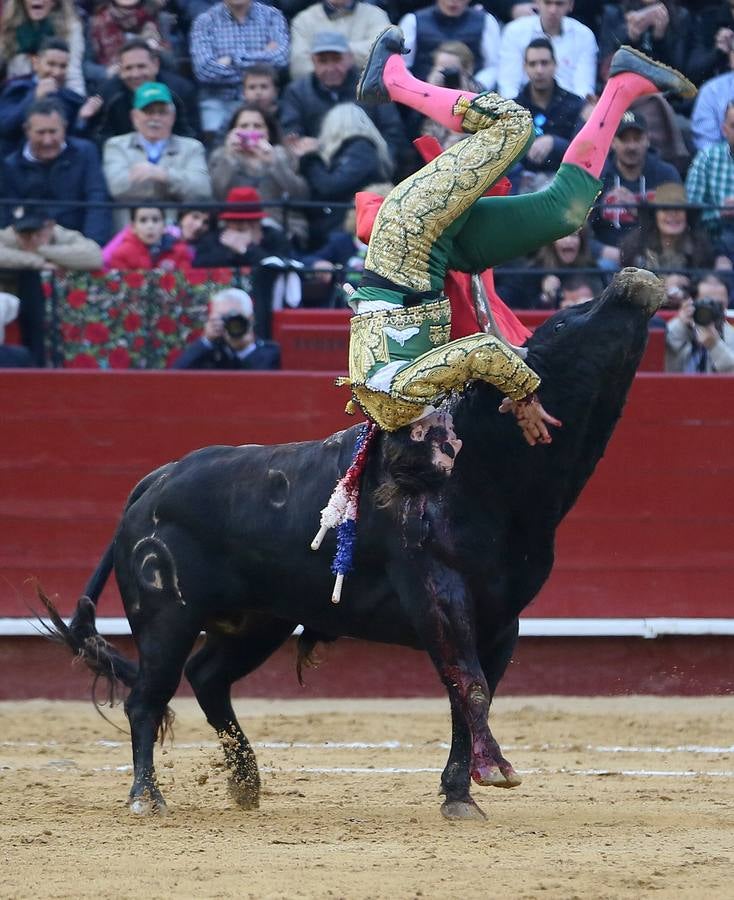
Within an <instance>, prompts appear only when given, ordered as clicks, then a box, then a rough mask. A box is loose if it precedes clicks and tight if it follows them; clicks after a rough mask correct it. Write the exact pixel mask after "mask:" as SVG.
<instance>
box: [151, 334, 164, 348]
mask: <svg viewBox="0 0 734 900" xmlns="http://www.w3.org/2000/svg"><path fill="white" fill-rule="evenodd" d="M150 343H151V344H152V346H153V347H154V349H156V350H157V349H158V348H159V347H160V346H161V344H162V343H163V341H162V340H161V339H160V338H157V337H154V338H153V339H152V340H151V342H150Z"/></svg>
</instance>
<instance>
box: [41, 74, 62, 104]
mask: <svg viewBox="0 0 734 900" xmlns="http://www.w3.org/2000/svg"><path fill="white" fill-rule="evenodd" d="M58 89H59V86H58V84H57V83H56V79H55V78H39V79H38V84H37V85H36V100H41V99H42V98H43V97H48V95H49V94H55V93H56V92H57V91H58Z"/></svg>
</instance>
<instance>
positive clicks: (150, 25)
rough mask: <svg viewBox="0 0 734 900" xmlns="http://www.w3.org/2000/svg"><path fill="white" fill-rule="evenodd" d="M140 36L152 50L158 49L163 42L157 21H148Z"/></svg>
mask: <svg viewBox="0 0 734 900" xmlns="http://www.w3.org/2000/svg"><path fill="white" fill-rule="evenodd" d="M140 37H141V38H142V39H143V40H144V41H145V42H146V43H147V45H148V46H149V47H150V48H151V49H152V50H157V49H158V48H159V47H160V46H161V44H162V43H163V38H162V37H161V33H160V31H158V26H157V25H156V24H155V22H146V23H145V25H143V27H142V29H141V31H140Z"/></svg>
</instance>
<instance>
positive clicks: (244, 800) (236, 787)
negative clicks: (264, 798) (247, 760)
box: [227, 775, 260, 809]
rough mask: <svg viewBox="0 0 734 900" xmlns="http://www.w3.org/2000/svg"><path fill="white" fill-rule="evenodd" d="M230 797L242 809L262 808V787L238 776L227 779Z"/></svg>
mask: <svg viewBox="0 0 734 900" xmlns="http://www.w3.org/2000/svg"><path fill="white" fill-rule="evenodd" d="M227 790H228V791H229V796H230V797H231V798H232V799H233V800H234V802H235V803H236V804H237V806H239V807H240V809H258V808H259V807H260V785H259V784H252V782H249V781H246V780H244V779H242V778H238V777H237V776H236V775H230V777H229V778H228V779H227Z"/></svg>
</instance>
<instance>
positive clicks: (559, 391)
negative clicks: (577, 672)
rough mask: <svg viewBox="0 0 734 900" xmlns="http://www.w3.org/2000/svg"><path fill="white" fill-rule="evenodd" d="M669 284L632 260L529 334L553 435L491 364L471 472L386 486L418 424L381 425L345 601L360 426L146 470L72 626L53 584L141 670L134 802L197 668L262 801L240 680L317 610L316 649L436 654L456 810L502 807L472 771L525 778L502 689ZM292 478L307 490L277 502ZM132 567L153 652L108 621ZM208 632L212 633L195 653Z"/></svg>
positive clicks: (78, 641)
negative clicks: (532, 422)
mask: <svg viewBox="0 0 734 900" xmlns="http://www.w3.org/2000/svg"><path fill="white" fill-rule="evenodd" d="M661 299H662V288H661V286H660V284H659V282H658V280H657V279H656V278H655V277H654V276H652V275H651V274H650V273H647V272H644V271H641V270H636V269H627V270H624V271H623V272H621V273H620V274H619V275H617V276H616V277H615V279H614V281H613V283H612V284H611V285H610V287H608V288H607V289H606V290H605V291H604V293H603V294H602V295H601V296H600V297H599V298H597V299H595V300H594V301H591V302H590V303H588V304H585V305H583V306H580V307H573V308H570V309H567V310H563V311H561V312H559V313H557V314H556V315H555V316H553V317H552V318H550V319H549V320H548V321H547V322H546V323H545V324H544V325H543V326H542V327H540V328H539V329H538V330H537V331H536V333H535V334H534V335H533V336H532V338H531V339H530V340H529V341H528V344H527V349H528V354H527V363H528V365H529V366H530V367H531V368H532V369H533V370H534V371H536V372H537V373H538V374H539V375H540V377H541V378H542V386H541V388H540V395H541V399H542V402H543V405H544V406H545V408H546V409H548V410H549V411H551V412H552V413H553V415H555V416H557V417H558V418H559V419H560V420H561V421H562V422H563V428H561V429H558V430H557V431H556V432H555V434H554V439H553V442H552V443H551V444H541V445H538V446H534V447H531V446H529V445H528V444H527V443H526V442H525V441H524V440H523V437H522V434H521V432H520V430H519V429H518V428H517V426H516V424H515V422H514V420H511V419H509V418H508V417H507V416H505V415H503V414H502V413H500V412H499V409H498V407H499V404H500V401H501V399H502V398H501V395H500V394H499V393H498V391H497V390H496V389H495V388H493V387H491V386H490V385H488V384H486V383H482V382H477V383H474V384H472V385H470V386H469V387H468V388H467V389H466V390H465V391H463V392H462V393H461V394H460V395H459V396H457V397H454V398H452V399H451V400H450V401H449V410H450V412H451V415H452V419H453V427H454V429H455V432H456V436H457V439H458V440H460V441H461V442H462V446H461V449H460V452H459V453H458V454H456V455H455V459H454V460H453V467H452V469H451V471H449V472H443V473H442V474H441V478H440V480H438V481H435V480H431V479H429V480H428V481H427V482H426V483H424V484H422V485H421V483H420V482H419V481H413V482H412V483H411V484H410V486H409V487H404V488H400V489H399V490H398V492H397V493H396V494H393V495H392V496H391V499H390V500H389V502H386V503H382V504H380V503H378V502H376V500H375V496H376V495H377V494H378V493H379V491H380V488H381V487H382V486H383V484H384V482H385V479H386V478H388V477H389V473H388V471H387V468H386V467H387V462H386V461H387V460H389V459H391V458H392V456H391V448H392V446H393V444H394V443H395V441H396V440H399V438H398V437H397V435H391V434H387V433H384V432H382V433H379V434H377V435H376V436H375V438H374V440H373V443H372V446H371V448H370V451H369V453H368V454H367V457H366V461H365V465H364V469H363V472H362V475H361V482H360V495H359V517H358V519H357V520H356V533H355V541H354V557H353V568H352V571H351V572H350V573H349V574H348V575H347V577H346V579H345V582H344V589H343V596H342V599H341V602H340V603H339V604H332V603H330V602H329V597H330V594H331V590H332V585H333V574H332V572H331V560H332V557H333V554H334V552H335V549H336V538H335V536H334V534H333V532H329V533H327V534H326V535H325V536H324V539H323V544H322V546H321V548H320V549H319V550H318V551H316V552H314V551H313V550H311V548H310V544H311V540H312V538H313V534H314V530H315V527H316V526H317V524H318V521H319V515H320V510H322V509H323V508H324V505H325V504H326V502H327V500H328V498H329V496H330V494H331V491H332V489H333V486H334V484H335V483H336V482H337V481H338V480H339V479H340V478H341V477H342V476H343V475H344V474H345V472H347V470H348V468H349V466H350V464H351V461H352V457H353V453H354V448H355V444H356V442H357V439H358V432H359V430H360V429H359V427H355V428H353V429H349V430H347V431H345V432H341V433H340V434H339V435H335V436H333V437H332V438H330V439H327V440H326V441H312V442H306V443H300V444H285V445H277V446H271V447H263V446H243V447H208V448H204V449H203V450H199V451H196V452H195V453H192V454H190V455H188V456H186V457H184V458H183V459H181V460H180V461H178V462H175V463H169V464H168V465H167V466H164V467H162V469H159V470H156V472H153V473H151V475H149V476H147V477H146V478H145V479H143V480H142V481H141V482H140V483H139V484H138V485H137V486H136V487H135V489H134V490H133V492H132V494H131V496H130V499H129V501H128V504H127V506H126V508H125V511H124V513H123V516H122V520H121V522H120V525H119V528H118V530H117V532H116V534H115V536H114V538H113V539H112V541H111V543H110V545H109V547H108V550H107V551H106V552H105V554H104V556H103V559H102V560H101V562H100V564H99V566H98V567H97V569H96V571H95V572H94V573H93V575H92V577H91V579H90V581H89V583H88V585H87V587H86V590H85V593H84V596H83V597H82V599H81V600H80V601H79V604H78V605H77V609H76V612H75V615H74V617H73V619H72V621H71V623H70V625H69V626H66V625H65V624H64V623H63V621H62V620H61V619H60V617H59V616H58V615H57V614H56V612H55V609H54V607H53V605H52V604H51V603H50V602H49V601H48V600H45V602H46V604H47V607H48V609H49V612H50V614H51V615H52V617H53V618H54V622H55V627H56V630H57V635H58V636H59V638H60V639H61V640H63V641H64V642H65V643H66V644H67V645H68V646H69V647H71V648H72V649H73V650H74V652H76V653H81V654H82V655H83V656H84V658H85V660H86V661H87V663H88V664H89V665H90V667H91V668H93V669H94V670H95V671H96V672H98V673H101V674H105V675H107V676H108V677H110V678H113V679H117V680H118V681H120V682H121V683H122V684H124V685H126V686H127V687H128V688H129V689H130V693H129V695H128V698H127V701H126V712H127V715H128V718H129V721H130V728H131V736H132V742H133V748H134V779H133V785H132V789H131V793H130V803H131V808H132V809H133V810H134V811H135V812H140V813H144V812H163V811H164V810H165V801H164V799H163V796H162V793H161V791H160V788H159V786H158V783H157V780H156V776H155V768H154V762H153V748H154V742H155V739H156V735H157V734H158V732H159V730H160V728H161V727H162V725H163V724H164V722H165V715H166V710H167V703H168V701H169V700H170V698H171V697H172V696H173V693H174V691H175V689H176V686H177V685H178V682H179V679H180V677H181V674H182V672H183V673H185V674H186V676H187V678H188V680H189V681H190V682H191V684H192V687H193V689H194V692H195V694H196V697H197V700H198V701H199V704H200V705H201V707H202V709H203V711H204V713H205V715H206V717H207V720H208V721H209V722H210V724H211V725H212V726H213V727H214V729H215V731H216V732H217V733H218V734H219V735H220V737H222V740H223V745H224V750H225V760H226V763H227V765H228V767H229V769H230V772H231V775H232V780H233V784H234V785H236V789H235V788H234V787H233V797H234V799H235V800H236V801H237V802H238V803H240V804H241V805H242V806H243V807H246V808H250V807H255V806H257V805H258V803H259V800H260V781H259V775H258V773H257V764H256V761H255V754H254V751H253V749H252V747H251V745H250V743H249V741H248V739H247V737H246V736H245V734H244V732H243V731H242V728H241V726H240V724H239V722H238V721H237V719H236V716H235V714H234V710H233V708H232V704H231V699H230V689H231V685H232V683H233V682H234V681H236V680H238V679H239V678H242V677H245V676H247V675H248V674H249V673H250V672H252V671H253V670H254V669H256V668H257V667H258V666H260V665H261V664H262V663H263V662H264V661H265V660H266V659H267V658H268V657H269V656H270V655H271V654H272V653H273V652H274V651H275V650H276V649H277V648H278V647H280V646H281V645H282V644H283V643H284V642H285V641H286V640H287V639H288V637H289V636H290V634H291V633H292V631H293V629H294V628H295V626H296V625H299V624H300V625H303V627H304V633H303V636H302V638H301V642H302V647H303V648H312V647H313V645H314V643H315V642H316V641H318V640H335V639H337V638H339V637H341V636H352V637H358V638H363V639H366V640H375V641H380V642H383V643H393V644H398V645H403V646H407V647H413V648H418V649H422V650H425V651H426V652H427V653H428V654H429V655H430V658H431V661H432V662H433V664H434V666H435V668H436V671H437V673H438V675H439V677H440V678H441V680H442V682H443V684H444V686H445V688H446V691H447V693H448V696H449V700H450V703H451V713H452V740H451V748H450V751H449V757H448V760H447V764H446V767H445V769H444V770H443V773H442V776H441V791H442V793H443V794H444V797H445V799H444V802H443V805H442V811H443V813H444V815H446V816H447V817H448V818H476V817H480V816H481V815H482V813H481V812H480V810H479V808H478V806H477V805H476V803H475V801H474V799H473V798H472V795H471V793H470V785H471V781H472V780H473V781H474V782H475V783H478V784H482V785H493V786H503V787H511V786H513V783H514V782H516V780H517V779H516V775H515V772H514V769H513V768H512V766H511V764H510V763H509V761H508V760H506V759H505V757H504V756H503V754H502V751H501V749H500V747H499V745H498V743H497V741H496V740H495V738H494V736H493V735H492V733H491V731H490V729H489V726H488V723H487V717H488V712H489V705H490V703H491V700H492V697H493V696H494V693H495V690H496V688H497V685H498V683H499V681H500V679H501V678H502V675H503V673H504V671H505V669H506V667H507V665H508V663H509V660H510V658H511V655H512V651H513V648H514V645H515V641H516V638H517V631H518V616H519V614H520V612H521V611H522V609H523V608H524V607H525V606H527V604H528V603H529V602H530V601H531V600H532V599H533V598H534V597H535V596H536V594H537V593H538V591H539V590H540V588H541V586H542V585H543V583H544V582H545V581H546V579H547V577H548V575H549V573H550V571H551V568H552V565H553V542H554V535H555V530H556V528H557V526H558V524H559V523H560V521H561V520H562V518H563V517H564V516H565V514H566V513H567V512H568V510H569V509H570V508H571V507H572V506H573V504H574V503H575V501H576V499H577V498H578V495H579V493H580V491H581V490H582V488H583V486H584V484H585V483H586V481H587V480H588V478H589V477H590V476H591V474H592V472H593V470H594V467H595V465H596V463H597V462H598V460H599V459H600V458H601V456H602V454H603V452H604V449H605V447H606V445H607V442H608V440H609V438H610V437H611V435H612V432H613V429H614V426H615V424H616V422H617V420H618V418H619V415H620V414H621V412H622V408H623V406H624V402H625V399H626V396H627V392H628V389H629V387H630V384H631V381H632V378H633V376H634V373H635V370H636V367H637V365H638V363H639V361H640V358H641V355H642V352H643V350H644V347H645V343H646V338H647V327H648V321H649V318H650V316H651V315H652V313H653V312H654V311H655V310H656V309H657V307H658V305H659V303H660V301H661ZM273 473H277V475H276V476H275V477H273ZM281 475H282V479H281ZM162 476H163V477H162ZM274 484H275V486H276V490H275V493H273V485H274ZM286 484H287V486H288V487H287V502H284V503H282V504H279V503H273V502H271V501H272V498H273V496H275V497H276V498H277V499H279V498H280V497H281V496H282V494H281V492H280V488H281V485H286ZM401 491H402V492H401ZM113 567H114V569H115V575H116V578H117V582H118V586H119V588H120V593H121V595H122V598H123V603H124V605H125V610H126V614H127V617H128V619H129V622H130V627H131V630H132V633H133V635H134V636H135V639H136V642H137V645H138V647H139V650H140V664H139V666H138V665H135V664H133V663H131V662H129V661H128V660H125V659H124V658H123V657H122V656H121V655H120V654H118V653H117V652H116V651H115V650H114V648H113V647H111V646H110V645H109V644H106V643H105V642H102V641H101V639H100V638H99V635H98V634H97V631H96V628H95V615H96V605H97V601H98V600H99V597H100V595H101V592H102V589H103V587H104V584H105V583H106V581H107V579H108V577H109V575H110V574H111V572H112V568H113ZM164 601H170V602H164ZM201 631H204V632H205V633H206V639H205V642H204V644H203V646H202V647H201V649H199V650H198V651H197V652H196V653H195V654H194V655H193V656H191V658H189V654H190V652H191V650H192V648H193V645H194V642H195V640H196V638H197V637H198V635H199V634H200V632H201Z"/></svg>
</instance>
